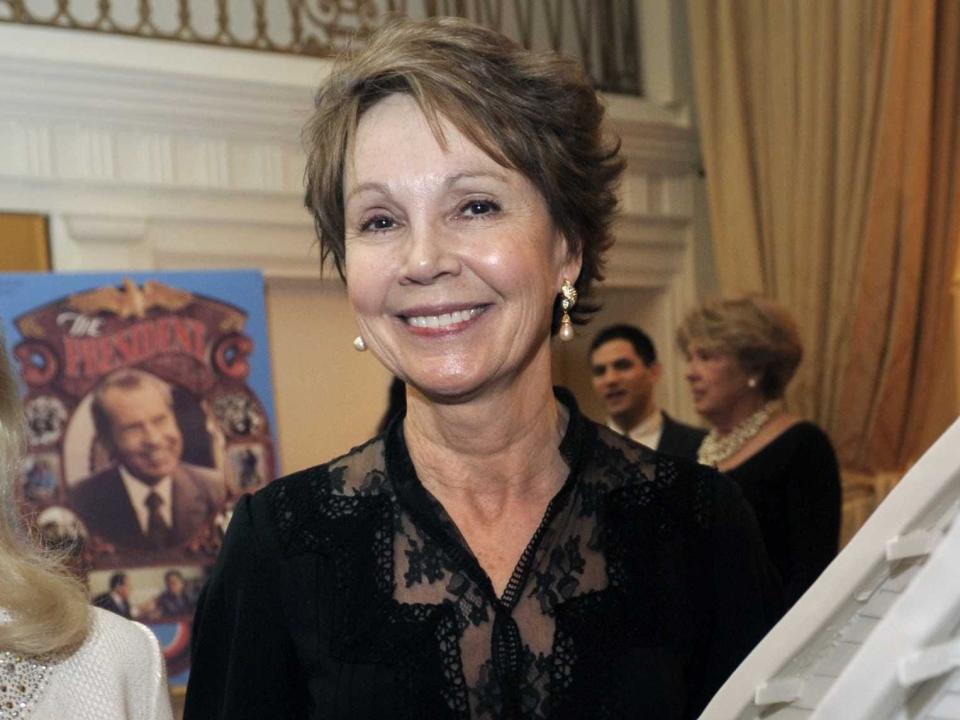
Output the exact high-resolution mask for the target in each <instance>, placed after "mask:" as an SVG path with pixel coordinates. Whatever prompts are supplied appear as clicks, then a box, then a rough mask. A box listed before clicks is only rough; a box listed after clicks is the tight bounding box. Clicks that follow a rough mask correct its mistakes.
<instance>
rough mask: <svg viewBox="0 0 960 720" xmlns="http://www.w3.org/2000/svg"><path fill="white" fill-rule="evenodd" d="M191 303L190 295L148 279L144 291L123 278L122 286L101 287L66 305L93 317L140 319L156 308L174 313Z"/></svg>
mask: <svg viewBox="0 0 960 720" xmlns="http://www.w3.org/2000/svg"><path fill="white" fill-rule="evenodd" d="M191 302H193V294H192V293H189V292H186V291H185V290H178V289H176V288H172V287H170V286H169V285H164V284H163V283H162V282H159V281H157V280H147V281H146V282H145V283H143V289H142V290H141V289H140V287H138V286H137V284H136V283H135V282H133V281H132V280H131V279H130V278H124V279H123V287H122V288H117V287H101V288H97V289H96V290H89V291H87V292H83V293H77V294H76V295H71V296H70V298H69V300H68V304H69V306H70V307H71V308H72V309H74V310H76V311H77V312H81V313H84V314H86V315H93V314H95V313H98V312H108V313H112V314H114V315H117V316H119V317H120V318H121V319H123V320H125V319H127V318H131V317H132V318H139V319H143V318H144V317H146V315H147V311H148V310H150V309H151V308H155V307H159V308H162V309H164V310H169V311H171V312H176V311H177V310H181V309H183V308H185V307H186V306H187V305H189V304H190V303H191Z"/></svg>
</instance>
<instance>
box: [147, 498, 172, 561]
mask: <svg viewBox="0 0 960 720" xmlns="http://www.w3.org/2000/svg"><path fill="white" fill-rule="evenodd" d="M146 505H147V542H148V543H149V544H150V546H151V547H152V548H154V549H155V550H161V549H163V548H165V547H167V546H168V545H169V544H170V527H169V526H168V525H167V523H166V522H164V520H163V515H161V514H160V506H161V505H163V498H162V497H160V495H158V494H157V493H156V492H155V491H154V490H151V491H150V494H149V495H147V500H146Z"/></svg>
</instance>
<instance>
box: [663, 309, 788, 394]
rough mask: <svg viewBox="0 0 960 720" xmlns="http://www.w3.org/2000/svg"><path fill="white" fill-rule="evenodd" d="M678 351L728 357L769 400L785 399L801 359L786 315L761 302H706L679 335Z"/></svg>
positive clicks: (685, 319) (687, 320)
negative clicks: (699, 349)
mask: <svg viewBox="0 0 960 720" xmlns="http://www.w3.org/2000/svg"><path fill="white" fill-rule="evenodd" d="M677 343H678V344H679V345H680V349H681V350H682V351H683V352H684V353H687V354H689V348H690V345H691V344H693V343H697V344H700V345H702V346H704V347H705V348H707V349H710V350H715V351H719V352H724V353H729V354H731V355H733V356H734V357H736V358H737V361H738V362H739V363H740V365H741V367H743V368H744V369H745V370H746V371H747V372H750V373H757V374H758V375H759V381H760V392H761V393H763V396H764V397H765V398H767V399H770V400H773V399H776V398H780V397H783V393H784V392H785V391H786V389H787V384H788V383H789V382H790V379H791V378H792V377H793V374H794V372H796V370H797V366H798V365H799V364H800V360H801V358H802V357H803V345H802V344H801V342H800V333H799V332H798V331H797V325H796V323H795V322H794V321H793V318H792V317H791V316H790V313H788V312H787V311H786V310H784V309H783V308H782V307H780V306H779V305H777V304H776V303H774V302H773V301H772V300H768V299H767V298H762V297H756V296H751V297H742V298H735V299H729V300H721V299H716V300H709V301H707V302H706V303H704V304H703V305H701V306H700V307H698V308H697V309H696V310H693V311H691V312H690V313H689V314H688V315H687V316H686V318H684V320H683V323H681V325H680V327H679V329H678V330H677Z"/></svg>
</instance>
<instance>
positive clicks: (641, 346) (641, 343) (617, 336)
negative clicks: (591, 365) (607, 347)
mask: <svg viewBox="0 0 960 720" xmlns="http://www.w3.org/2000/svg"><path fill="white" fill-rule="evenodd" d="M611 340H626V341H627V342H628V343H630V344H631V345H633V350H634V352H636V353H637V357H639V358H640V359H641V360H643V364H644V365H646V366H647V367H650V366H651V365H653V364H654V363H656V362H657V349H656V348H655V347H654V346H653V340H651V339H650V336H649V335H647V334H646V333H645V332H644V331H643V330H641V329H640V328H638V327H635V326H634V325H627V324H626V323H619V324H617V325H608V326H607V327H605V328H603V329H602V330H601V331H600V332H598V333H597V334H596V336H595V337H594V338H593V342H591V343H590V354H591V355H592V354H593V351H594V350H596V349H597V348H598V347H600V346H601V345H603V344H604V343H608V342H610V341H611Z"/></svg>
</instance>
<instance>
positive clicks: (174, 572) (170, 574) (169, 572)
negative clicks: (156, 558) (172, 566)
mask: <svg viewBox="0 0 960 720" xmlns="http://www.w3.org/2000/svg"><path fill="white" fill-rule="evenodd" d="M172 577H178V578H180V582H184V579H183V573H182V572H180V571H179V570H167V571H166V572H165V573H164V574H163V582H164V583H166V582H168V581H169V580H170V578H172Z"/></svg>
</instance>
